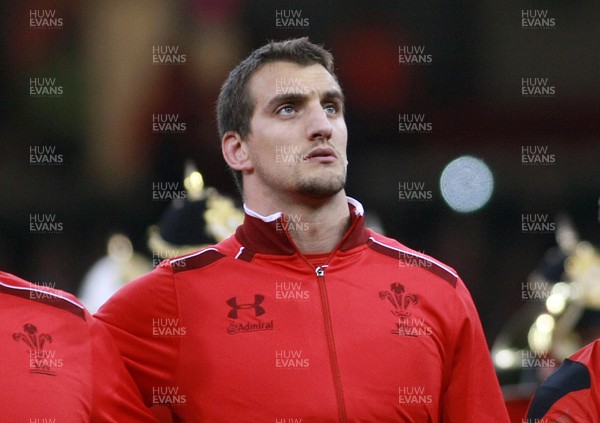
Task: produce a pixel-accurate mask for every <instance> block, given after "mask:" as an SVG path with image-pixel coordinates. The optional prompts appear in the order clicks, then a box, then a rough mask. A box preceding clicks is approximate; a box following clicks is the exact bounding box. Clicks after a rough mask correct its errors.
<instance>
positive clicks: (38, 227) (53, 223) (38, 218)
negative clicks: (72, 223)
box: [29, 213, 64, 234]
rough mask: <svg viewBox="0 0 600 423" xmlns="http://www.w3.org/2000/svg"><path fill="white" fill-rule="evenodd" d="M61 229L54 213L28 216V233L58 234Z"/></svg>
mask: <svg viewBox="0 0 600 423" xmlns="http://www.w3.org/2000/svg"><path fill="white" fill-rule="evenodd" d="M63 229H64V227H63V223H62V222H59V221H58V220H57V219H56V214H54V213H35V214H30V215H29V232H30V233H38V234H41V233H47V234H51V233H60V232H62V231H63Z"/></svg>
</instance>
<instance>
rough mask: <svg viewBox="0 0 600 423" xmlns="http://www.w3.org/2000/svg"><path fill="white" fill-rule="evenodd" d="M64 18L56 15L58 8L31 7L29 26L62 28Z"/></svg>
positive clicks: (35, 27)
mask: <svg viewBox="0 0 600 423" xmlns="http://www.w3.org/2000/svg"><path fill="white" fill-rule="evenodd" d="M62 27H63V18H59V17H57V16H56V10H38V9H29V28H34V29H60V28H62Z"/></svg>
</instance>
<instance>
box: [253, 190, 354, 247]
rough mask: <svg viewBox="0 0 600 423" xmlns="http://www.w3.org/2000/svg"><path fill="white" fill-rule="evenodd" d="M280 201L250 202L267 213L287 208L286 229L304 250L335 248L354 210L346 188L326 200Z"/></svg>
mask: <svg viewBox="0 0 600 423" xmlns="http://www.w3.org/2000/svg"><path fill="white" fill-rule="evenodd" d="M278 203H279V204H270V205H268V206H266V205H265V204H262V207H261V205H254V204H252V203H247V205H248V207H250V209H252V210H254V211H256V212H258V213H260V214H262V215H265V216H266V215H270V214H273V213H276V212H283V215H284V218H285V221H286V223H285V229H287V231H288V233H289V234H290V236H291V238H292V240H293V241H294V243H295V244H296V246H297V247H298V249H299V250H300V251H301V252H302V253H304V254H319V253H328V252H330V251H332V250H333V249H334V248H335V247H336V246H337V245H338V243H339V242H340V240H341V239H342V238H343V237H344V235H345V234H346V231H347V230H348V228H349V226H350V210H349V208H348V202H347V200H346V194H345V193H344V191H340V192H339V193H337V194H336V195H334V196H332V197H330V198H328V199H324V200H318V201H317V200H315V201H313V202H298V201H296V202H286V201H280V202H278ZM253 206H255V207H256V208H255V207H253Z"/></svg>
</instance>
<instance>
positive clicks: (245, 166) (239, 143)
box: [221, 131, 253, 172]
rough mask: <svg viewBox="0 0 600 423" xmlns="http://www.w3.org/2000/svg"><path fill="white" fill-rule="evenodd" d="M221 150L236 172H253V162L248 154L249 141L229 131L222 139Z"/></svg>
mask: <svg viewBox="0 0 600 423" xmlns="http://www.w3.org/2000/svg"><path fill="white" fill-rule="evenodd" d="M221 150H222V151H223V157H224V158H225V161H226V162H227V164H228V165H229V167H231V168H232V169H234V170H238V171H240V172H241V171H243V170H252V168H253V166H252V161H251V160H250V155H249V153H248V145H247V141H245V140H243V139H242V137H241V136H240V134H239V133H237V132H235V131H228V132H226V133H225V134H224V135H223V138H222V139H221Z"/></svg>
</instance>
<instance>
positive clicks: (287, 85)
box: [275, 78, 309, 95]
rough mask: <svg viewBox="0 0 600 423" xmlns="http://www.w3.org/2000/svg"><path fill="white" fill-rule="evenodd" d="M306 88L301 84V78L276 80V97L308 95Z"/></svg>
mask: <svg viewBox="0 0 600 423" xmlns="http://www.w3.org/2000/svg"><path fill="white" fill-rule="evenodd" d="M308 92H309V90H308V87H307V86H306V85H304V84H302V78H276V79H275V94H276V95H286V94H287V95H304V94H308Z"/></svg>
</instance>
